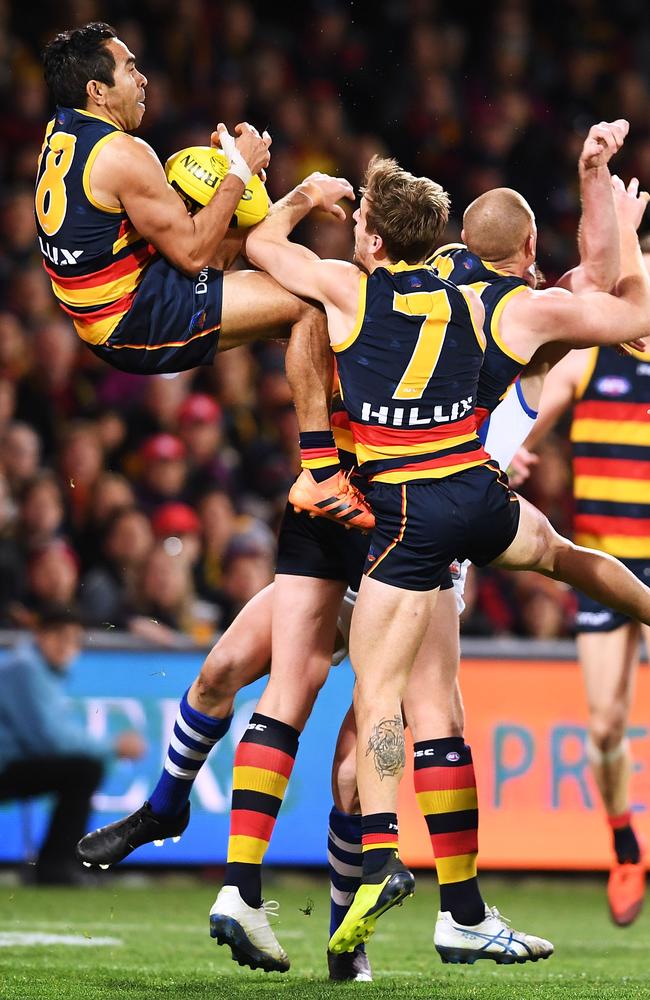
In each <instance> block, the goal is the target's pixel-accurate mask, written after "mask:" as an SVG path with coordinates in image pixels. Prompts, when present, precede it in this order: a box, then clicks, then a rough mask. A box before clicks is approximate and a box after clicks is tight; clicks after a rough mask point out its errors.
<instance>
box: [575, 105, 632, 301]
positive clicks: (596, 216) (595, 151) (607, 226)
mask: <svg viewBox="0 0 650 1000" xmlns="http://www.w3.org/2000/svg"><path fill="white" fill-rule="evenodd" d="M629 127H630V126H629V122H627V121H625V119H622V118H621V119H618V121H615V122H599V123H598V124H597V125H592V127H591V128H590V129H589V134H588V135H587V138H586V140H585V143H584V146H583V147H582V152H581V154H580V160H579V163H578V175H579V178H580V200H581V203H582V216H581V219H580V226H579V229H578V246H579V250H580V264H579V265H578V267H576V268H573V270H571V271H568V272H567V273H566V274H565V275H563V276H562V278H560V280H559V282H558V286H559V287H561V288H566V289H568V290H569V291H572V292H594V291H601V292H609V291H611V290H612V288H613V287H614V284H615V282H616V279H617V278H618V276H619V269H620V257H619V242H618V223H617V217H616V211H615V207H614V198H613V193H612V190H611V178H610V174H609V166H608V164H609V161H610V160H611V158H612V156H614V155H615V153H617V152H618V150H619V149H620V148H621V146H622V145H623V142H624V141H625V137H626V135H627V133H628V130H629Z"/></svg>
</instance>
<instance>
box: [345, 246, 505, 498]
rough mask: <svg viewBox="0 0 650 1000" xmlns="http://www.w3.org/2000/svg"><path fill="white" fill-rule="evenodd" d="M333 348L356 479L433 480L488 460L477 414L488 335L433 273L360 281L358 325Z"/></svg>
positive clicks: (388, 273) (393, 272)
mask: <svg viewBox="0 0 650 1000" xmlns="http://www.w3.org/2000/svg"><path fill="white" fill-rule="evenodd" d="M334 350H335V352H336V358H337V366H338V375H339V380H340V383H341V389H342V395H343V399H344V405H345V408H346V410H347V412H348V414H349V430H350V432H351V434H352V437H353V440H354V445H355V449H356V456H357V462H358V466H359V470H360V472H361V473H362V474H363V475H366V476H368V477H370V478H371V479H372V480H374V481H378V482H388V483H404V482H409V481H411V480H418V479H432V478H434V479H440V478H443V477H445V476H449V475H452V474H453V473H456V472H460V471H461V470H463V469H469V468H472V467H473V466H476V465H482V464H484V463H485V462H486V461H487V460H488V455H487V453H486V452H485V451H484V449H483V447H482V445H481V443H480V441H479V439H478V436H477V433H476V416H475V412H474V409H475V404H476V392H477V385H478V378H479V372H480V368H481V363H482V360H483V352H484V350H485V338H484V335H483V333H482V331H480V330H477V329H475V327H474V324H473V321H472V315H471V312H470V309H469V306H468V303H467V300H466V298H465V295H464V294H463V292H461V291H460V290H459V289H458V288H456V286H455V285H452V284H451V283H450V282H447V281H444V280H442V279H441V278H440V277H439V276H438V275H437V273H436V272H435V271H434V270H433V269H432V268H430V267H428V266H426V265H425V264H417V265H408V264H404V263H399V264H395V265H391V266H386V267H380V268H377V269H376V270H375V271H373V273H372V274H371V275H370V276H368V277H366V276H365V275H362V277H361V283H360V292H359V305H358V312H357V322H356V325H355V328H354V330H353V331H352V333H351V334H350V336H349V337H348V338H347V339H346V340H345V342H344V343H342V344H340V345H337V346H335V347H334ZM346 430H347V428H346Z"/></svg>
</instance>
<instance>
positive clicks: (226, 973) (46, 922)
mask: <svg viewBox="0 0 650 1000" xmlns="http://www.w3.org/2000/svg"><path fill="white" fill-rule="evenodd" d="M482 885H483V889H484V895H485V896H486V898H487V899H488V901H489V902H490V903H493V904H496V905H498V906H499V908H500V909H501V910H502V912H504V913H505V914H507V915H508V916H509V917H511V918H512V920H513V923H514V924H515V926H518V927H521V928H525V929H527V930H530V931H535V932H538V933H540V934H542V935H544V936H545V937H548V938H550V939H551V940H552V941H554V943H555V945H556V954H555V955H554V956H553V957H552V958H551V959H549V960H548V961H546V962H538V963H537V964H535V965H525V966H515V967H499V966H495V965H494V964H493V963H492V962H480V963H478V964H477V965H474V966H471V967H462V968H461V967H455V966H448V965H442V964H441V962H440V960H439V959H438V956H437V954H436V953H435V952H434V950H433V946H432V943H431V937H432V931H433V918H434V914H435V908H436V902H437V891H436V890H435V888H434V886H433V884H432V883H431V878H430V876H428V875H424V874H423V875H421V876H420V877H419V879H418V891H417V893H416V896H415V898H414V899H412V900H410V901H409V902H408V903H407V904H406V905H405V906H404V907H403V908H402V909H396V910H393V911H391V912H390V913H388V914H387V915H386V916H385V917H383V918H382V920H381V921H380V923H379V925H378V930H377V932H376V934H375V936H374V938H373V939H372V941H371V944H370V948H369V953H370V956H371V959H372V962H373V971H374V975H375V982H374V983H373V984H363V983H357V984H348V985H340V984H330V983H329V982H328V981H327V978H326V977H327V970H326V965H325V943H326V938H327V933H326V931H327V922H328V898H327V885H326V883H325V880H324V878H322V877H318V878H307V877H305V876H297V875H296V876H294V875H284V876H282V877H276V878H273V877H268V878H267V884H266V894H267V898H272V897H273V898H277V899H279V900H280V903H281V909H280V922H279V924H278V925H277V933H278V936H279V937H280V939H281V941H282V943H283V944H284V946H285V947H286V949H287V951H288V952H289V955H290V957H291V962H292V968H291V971H290V972H289V973H287V974H285V975H283V976H281V975H278V974H274V975H270V976H269V975H265V974H264V973H261V972H251V971H249V970H244V969H241V968H240V967H239V966H238V965H236V964H235V963H234V962H233V961H232V960H231V959H230V951H229V950H228V949H226V948H219V947H217V946H216V945H215V943H214V942H213V941H212V940H211V939H210V937H209V935H208V931H207V914H208V910H209V908H210V905H211V904H212V902H213V899H214V896H215V894H216V890H217V888H218V887H217V886H216V885H212V884H209V883H201V882H198V881H196V880H193V879H190V878H180V877H173V876H167V877H163V878H160V879H156V880H147V882H146V884H141V885H137V884H136V885H134V884H128V883H127V882H126V881H122V880H120V879H115V880H114V881H113V882H112V883H111V884H110V885H109V884H107V885H106V886H105V887H103V888H100V889H84V890H77V891H71V890H65V889H35V888H19V887H16V888H10V887H7V886H0V998H2V1000H19V998H20V1000H23V998H38V1000H63V998H65V1000H68V998H70V1000H100V998H101V1000H113V998H116V1000H117V998H119V1000H136V998H137V1000H150V998H152V997H153V998H169V1000H176V998H178V1000H208V998H209V1000H220V998H221V997H224V998H226V997H227V998H229V1000H230V998H232V1000H240V998H241V1000H244V998H245V1000H254V998H257V997H261V998H269V1000H271V998H280V1000H282V998H287V1000H288V998H291V1000H293V998H300V1000H316V998H320V997H325V996H327V997H331V996H340V997H348V996H352V995H353V994H357V995H358V994H359V993H362V994H363V995H364V996H366V995H368V996H370V995H371V996H378V997H389V996H390V997H399V1000H437V998H441V1000H442V998H444V1000H492V998H497V997H498V998H503V1000H529V998H530V1000H546V998H548V1000H551V998H556V997H557V998H563V1000H569V998H571V1000H573V998H574V997H575V998H583V997H585V998H586V997H598V998H600V1000H609V998H612V1000H613V998H616V1000H627V998H635V1000H636V998H640V997H648V998H650V953H649V949H648V937H649V933H648V932H649V930H650V915H648V916H642V917H641V918H640V920H639V921H638V922H637V924H636V926H634V927H632V928H628V929H626V930H620V929H617V928H615V927H613V926H612V925H611V924H610V922H609V919H608V916H607V913H606V908H605V900H604V888H603V883H602V882H600V881H595V880H594V881H591V880H580V881H574V880H565V881H563V880H559V879H553V880H552V879H541V878H535V879H518V880H497V879H494V878H487V877H485V878H483V880H482ZM312 907H313V908H312ZM310 909H311V913H309V912H307V913H305V912H303V911H309V910H310ZM45 934H50V935H59V936H65V935H68V936H75V938H77V939H78V940H77V941H76V943H68V944H65V943H63V941H62V940H60V939H59V940H57V942H56V943H40V944H34V943H33V939H34V936H35V935H45ZM102 939H104V943H102ZM106 939H108V941H107V940H106ZM21 941H22V942H23V943H19V942H21ZM27 941H29V942H32V943H29V944H27V943H24V942H27ZM73 941H74V938H73ZM46 942H47V939H46Z"/></svg>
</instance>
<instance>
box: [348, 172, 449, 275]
mask: <svg viewBox="0 0 650 1000" xmlns="http://www.w3.org/2000/svg"><path fill="white" fill-rule="evenodd" d="M361 193H362V194H363V195H365V198H366V201H367V221H366V226H367V229H368V231H369V232H371V233H376V234H377V236H381V239H382V241H383V244H384V247H385V248H386V253H387V254H388V257H389V259H390V260H391V261H393V262H397V261H400V260H403V261H404V262H405V263H407V264H417V263H419V262H420V261H422V260H425V259H426V258H427V257H429V256H430V255H431V254H432V253H433V251H434V249H435V248H436V245H437V244H438V241H439V239H440V235H441V233H442V231H443V230H444V228H445V226H446V225H447V219H448V218H449V204H450V202H449V195H448V194H447V192H446V191H443V189H442V187H441V186H440V184H436V182H435V181H432V180H429V178H428V177H414V176H413V174H410V173H408V171H407V170H402V168H401V167H400V166H399V164H398V163H397V161H396V160H393V159H390V158H388V157H381V156H373V158H372V159H371V160H370V163H369V164H368V167H367V169H366V175H365V178H364V182H363V187H362V188H361Z"/></svg>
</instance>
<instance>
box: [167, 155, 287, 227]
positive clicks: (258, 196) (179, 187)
mask: <svg viewBox="0 0 650 1000" xmlns="http://www.w3.org/2000/svg"><path fill="white" fill-rule="evenodd" d="M165 173H166V174H167V180H168V181H169V183H170V184H171V186H172V187H173V188H174V189H175V190H176V191H178V193H179V194H180V196H181V198H182V199H183V201H184V202H185V204H186V205H187V207H188V209H189V211H190V212H194V211H196V210H197V208H201V207H203V205H207V204H208V202H209V201H210V199H211V198H212V197H213V195H214V193H215V191H216V190H217V188H218V187H219V185H220V184H221V182H222V180H223V179H224V177H225V176H226V174H227V173H228V160H227V159H226V157H225V156H224V154H223V153H222V152H220V151H219V150H218V149H215V148H214V147H212V146H188V147H187V149H181V150H179V152H178V153H174V154H173V156H170V157H169V159H168V160H167V163H166V164H165ZM268 211H269V196H268V194H267V193H266V188H265V187H264V184H263V183H262V181H261V180H260V178H259V177H257V176H254V177H251V179H250V181H249V183H248V184H247V186H246V189H245V191H244V193H243V195H242V196H241V199H240V201H239V204H238V205H237V208H236V209H235V214H234V215H233V217H232V222H231V226H235V227H237V228H239V229H246V228H248V227H249V226H254V225H255V223H256V222H261V221H262V219H263V218H264V217H265V216H266V215H267V213H268Z"/></svg>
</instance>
